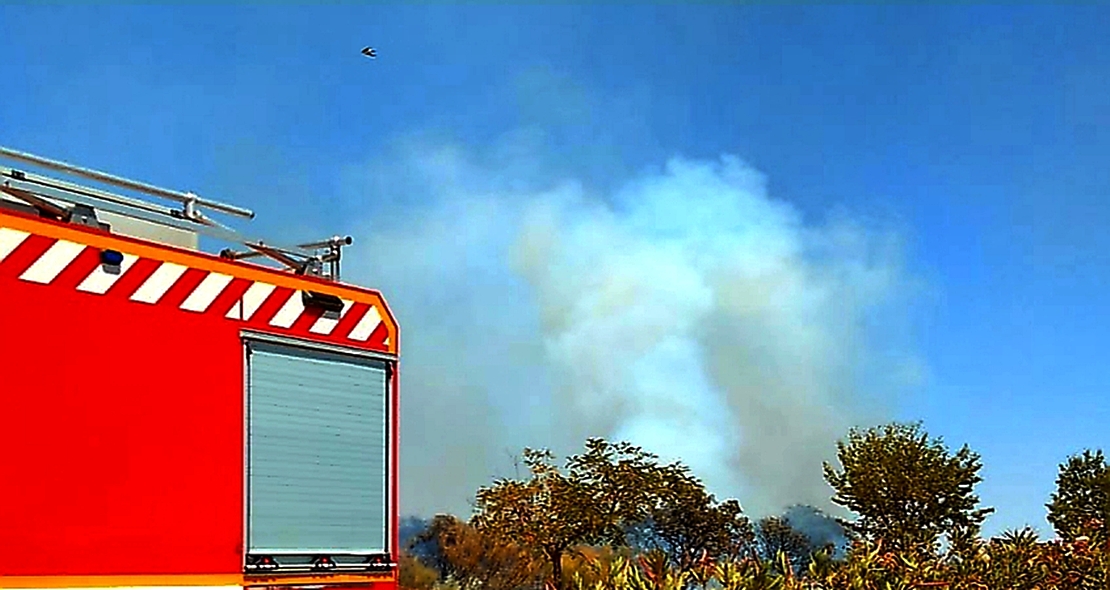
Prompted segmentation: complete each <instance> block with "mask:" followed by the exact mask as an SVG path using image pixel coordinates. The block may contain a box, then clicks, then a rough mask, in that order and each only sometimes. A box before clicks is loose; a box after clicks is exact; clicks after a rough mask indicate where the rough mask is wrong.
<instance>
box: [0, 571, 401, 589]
mask: <svg viewBox="0 0 1110 590" xmlns="http://www.w3.org/2000/svg"><path fill="white" fill-rule="evenodd" d="M393 580H394V577H393V576H392V575H391V574H309V575H288V576H268V575H251V576H245V575H235V574H201V575H196V574H171V575H138V576H0V588H34V589H38V588H43V589H46V588H112V587H136V586H138V587H146V586H178V587H180V586H197V587H202V588H203V587H205V586H243V587H252V586H295V585H320V584H329V585H330V584H367V583H372V582H389V581H393Z"/></svg>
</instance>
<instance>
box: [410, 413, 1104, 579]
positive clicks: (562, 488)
mask: <svg viewBox="0 0 1110 590" xmlns="http://www.w3.org/2000/svg"><path fill="white" fill-rule="evenodd" d="M838 450H839V453H838V454H839V457H840V460H841V465H842V466H843V468H842V470H841V471H835V470H833V469H832V468H830V467H829V466H827V465H826V466H825V471H826V477H827V478H828V479H829V481H830V484H831V485H833V488H834V490H835V491H836V496H835V498H834V500H836V501H839V502H840V503H842V504H843V505H846V506H848V507H849V508H852V509H853V510H855V511H856V512H857V514H859V515H860V519H859V521H858V522H855V523H853V524H854V525H855V530H856V533H857V534H856V535H855V538H854V539H853V541H852V543H851V545H850V547H849V548H848V550H847V552H846V554H844V555H843V556H841V555H839V554H838V555H834V554H833V553H832V549H831V547H822V548H819V549H817V550H814V547H813V546H812V545H813V544H812V542H810V540H809V539H808V538H806V536H805V535H804V534H802V533H801V532H800V531H798V530H796V529H795V528H794V527H793V526H792V524H791V522H790V520H789V519H788V518H784V517H769V518H764V519H762V520H761V521H760V522H759V524H758V526H757V527H755V529H754V530H753V528H752V526H751V524H750V523H749V522H748V520H747V518H746V517H745V516H744V515H743V514H742V512H741V510H740V505H739V503H737V502H736V501H728V502H723V503H720V504H718V503H716V501H715V500H714V499H713V497H712V496H711V495H709V494H708V493H707V492H706V491H705V490H704V488H703V487H702V485H701V483H700V482H699V481H698V480H697V479H696V478H695V477H693V476H692V475H691V474H690V473H689V472H688V470H687V469H686V468H685V467H683V466H681V465H679V464H673V465H667V466H660V465H658V463H657V461H656V459H655V457H654V456H653V455H650V454H647V453H644V452H643V451H642V450H640V449H638V448H636V447H632V446H630V445H627V444H624V443H622V444H618V445H613V444H610V443H607V442H605V441H601V440H597V439H593V440H591V441H590V442H589V443H588V444H587V449H586V452H585V453H584V454H582V455H577V456H574V457H571V458H570V459H569V460H568V461H567V471H566V472H565V473H564V472H563V471H561V470H560V469H558V468H556V467H555V466H554V465H553V464H552V456H551V454H550V453H548V452H546V451H531V450H529V451H526V453H525V459H526V463H527V464H528V465H529V469H530V471H531V477H530V478H529V479H526V480H524V481H511V480H500V481H498V482H496V483H495V484H494V485H493V486H491V487H489V488H483V489H482V490H480V491H479V502H478V507H479V510H478V512H477V513H476V514H475V516H474V518H473V520H472V524H473V526H472V525H471V524H467V523H464V522H461V521H459V520H458V519H456V518H454V517H450V516H441V517H437V518H436V519H434V520H433V521H432V522H431V523H430V524H429V526H428V529H427V530H425V531H424V533H423V534H422V535H418V536H417V537H416V542H423V543H427V542H429V541H431V540H434V541H435V543H436V547H437V550H436V551H427V550H426V548H425V550H424V551H423V552H422V553H421V555H422V556H424V557H423V559H424V560H425V561H423V562H422V561H421V560H419V559H415V558H414V557H413V556H412V555H409V554H408V553H402V555H401V557H400V559H401V577H400V583H401V586H402V587H403V588H408V589H411V590H448V589H450V590H477V589H479V588H481V589H483V590H540V589H541V588H542V589H544V590H553V589H554V588H556V587H559V588H571V589H573V590H618V589H621V590H688V589H693V588H700V589H702V590H705V589H707V588H714V589H721V590H910V589H921V588H939V589H945V590H996V589H997V590H1002V589H1005V590H1096V589H1098V590H1107V588H1110V585H1108V584H1110V577H1108V573H1110V540H1108V537H1107V531H1106V528H1105V526H1104V523H1105V522H1106V520H1105V516H1106V512H1105V500H1104V498H1105V497H1106V495H1107V488H1106V487H1104V486H1105V480H1104V479H1102V478H1103V477H1105V473H1106V471H1107V466H1106V463H1105V460H1104V459H1103V457H1102V454H1101V452H1094V453H1092V452H1085V453H1083V454H1082V455H1079V456H1075V457H1071V458H1069V459H1068V461H1067V462H1065V463H1064V464H1063V465H1061V469H1060V477H1059V479H1058V482H1057V483H1058V489H1057V492H1056V493H1055V494H1053V497H1052V502H1050V503H1049V505H1048V506H1049V509H1050V515H1051V516H1050V518H1052V519H1053V524H1054V525H1055V526H1057V527H1058V528H1059V530H1061V531H1063V532H1064V533H1066V534H1062V535H1061V537H1062V538H1060V539H1055V540H1051V541H1042V540H1040V539H1039V538H1038V537H1037V534H1036V533H1035V532H1034V531H1033V530H1032V529H1029V528H1024V529H1019V530H1013V531H1007V532H1005V533H1003V534H1001V535H999V536H997V537H996V538H993V539H983V538H981V536H980V524H981V522H982V519H983V517H985V515H986V514H987V513H988V512H989V511H988V510H983V509H979V508H977V504H978V499H977V498H976V497H975V496H974V494H973V493H972V489H973V487H974V485H975V484H976V483H978V481H979V477H978V471H979V469H980V465H979V460H978V456H977V455H975V454H974V453H971V451H970V450H968V449H967V447H966V446H965V447H963V449H961V450H960V451H958V452H956V453H949V452H948V450H947V449H946V448H944V446H943V444H942V443H941V442H940V441H939V439H933V440H930V439H929V438H928V437H927V436H926V435H925V434H924V433H923V432H921V430H920V426H919V425H897V424H895V425H889V426H885V427H880V428H873V429H870V430H867V431H852V432H851V433H850V434H849V436H848V438H847V440H846V441H844V442H842V443H841V444H840V446H839V447H838ZM1100 510H1101V512H1100ZM797 513H799V514H803V513H804V512H797ZM787 514H791V512H790V511H788V513H787ZM813 514H815V515H816V516H818V517H820V516H821V514H820V512H819V511H816V510H813ZM813 522H817V523H820V522H821V520H820V518H817V520H814V521H813ZM631 523H639V524H640V525H643V526H646V527H647V528H646V530H647V532H648V533H650V535H649V539H650V542H649V543H647V544H643V545H641V544H635V545H633V546H629V545H628V543H629V541H630V540H632V539H626V538H625V536H626V532H627V531H628V530H629V529H628V525H629V524H631ZM913 527H921V529H922V531H921V532H915V531H914V528H913ZM641 532H642V531H641ZM826 533H827V531H826ZM826 533H819V534H823V535H824V534H826ZM940 535H944V536H946V538H947V540H948V541H949V542H948V544H947V549H945V550H944V551H943V552H941V551H938V550H937V549H936V547H935V545H936V541H937V538H938V537H939V536H940ZM826 536H827V535H826ZM433 570H434V571H433ZM564 573H565V575H564Z"/></svg>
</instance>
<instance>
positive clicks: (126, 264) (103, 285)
mask: <svg viewBox="0 0 1110 590" xmlns="http://www.w3.org/2000/svg"><path fill="white" fill-rule="evenodd" d="M138 259H139V257H138V256H134V255H131V254H124V255H123V262H121V263H120V265H119V274H112V273H110V272H105V271H104V265H103V264H98V265H96V268H94V269H93V271H92V272H91V273H89V276H87V277H85V280H83V281H81V284H80V285H77V290H78V291H85V292H87V293H96V294H97V295H103V294H105V293H107V292H108V289H111V288H112V285H114V284H116V281H118V280H119V279H120V277H122V276H123V275H124V274H126V273H127V270H128V269H129V268H131V267H132V265H134V264H135V262H136V261H137V260H138Z"/></svg>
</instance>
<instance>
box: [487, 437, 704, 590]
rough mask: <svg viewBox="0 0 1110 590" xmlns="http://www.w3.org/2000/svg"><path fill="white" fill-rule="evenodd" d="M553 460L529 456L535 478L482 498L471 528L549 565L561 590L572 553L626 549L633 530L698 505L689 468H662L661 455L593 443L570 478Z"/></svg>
mask: <svg viewBox="0 0 1110 590" xmlns="http://www.w3.org/2000/svg"><path fill="white" fill-rule="evenodd" d="M553 460H554V456H553V455H552V454H551V452H550V451H546V450H533V449H525V451H524V463H525V464H526V465H527V466H528V468H529V471H530V473H531V477H530V478H529V479H527V480H525V481H516V480H510V479H502V480H498V481H496V482H495V483H494V484H493V485H492V486H490V487H486V488H482V489H480V490H478V494H477V504H476V508H477V513H476V514H475V516H474V518H473V520H472V522H473V524H474V525H475V526H476V527H477V528H478V529H479V530H481V531H483V532H485V533H487V534H489V535H492V536H497V537H501V538H504V539H510V540H513V541H515V542H518V543H521V544H522V546H524V547H526V548H528V549H530V550H531V551H532V552H533V553H534V554H535V555H537V556H539V557H542V558H543V559H545V560H546V561H547V563H548V564H549V565H550V570H551V580H552V582H553V583H554V584H555V585H556V586H559V587H562V584H563V582H564V576H563V571H562V570H563V563H562V562H563V556H564V555H565V554H566V552H567V551H568V550H569V549H571V548H572V547H575V546H578V545H585V544H590V543H606V544H612V545H624V544H626V542H627V539H626V538H625V534H626V533H625V531H627V530H628V529H629V528H630V527H631V526H633V525H635V524H637V523H640V522H643V521H644V520H647V519H648V518H649V517H651V516H656V515H661V514H663V513H664V512H665V510H666V508H667V507H668V506H671V507H673V506H675V505H680V504H681V503H682V502H683V501H685V500H686V499H687V498H695V499H697V498H698V497H697V495H696V493H695V492H693V491H691V489H692V487H698V486H700V484H696V483H694V481H695V480H692V479H691V478H690V477H689V475H688V473H687V470H686V468H685V467H683V466H681V465H678V464H673V465H667V466H661V465H659V464H658V458H657V457H656V456H655V455H652V454H650V453H647V452H644V451H643V450H642V449H640V448H639V447H635V446H633V445H631V444H628V443H617V444H613V443H609V442H606V441H604V440H601V439H590V440H588V441H587V443H586V452H585V453H583V454H580V455H574V456H571V457H570V458H569V459H568V460H567V463H566V468H567V470H566V473H564V472H563V471H561V470H559V468H558V467H556V466H555V465H554V464H553V463H552V461H553ZM676 486H677V487H676Z"/></svg>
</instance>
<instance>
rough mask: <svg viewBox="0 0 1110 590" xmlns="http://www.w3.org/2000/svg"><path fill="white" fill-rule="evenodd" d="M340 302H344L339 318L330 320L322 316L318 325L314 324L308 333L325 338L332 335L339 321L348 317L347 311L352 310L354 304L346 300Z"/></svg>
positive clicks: (317, 321)
mask: <svg viewBox="0 0 1110 590" xmlns="http://www.w3.org/2000/svg"><path fill="white" fill-rule="evenodd" d="M340 301H342V302H343V310H342V311H340V312H339V317H337V318H328V317H324V316H320V319H318V320H316V323H315V324H312V327H311V328H309V329H308V331H309V332H312V333H313V334H322V335H324V336H327V335H328V334H331V331H332V330H334V329H335V325H336V324H338V323H339V320H341V319H343V316H345V315H347V310H348V309H351V304H352V303H354V302H353V301H348V300H346V299H341V300H340Z"/></svg>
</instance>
